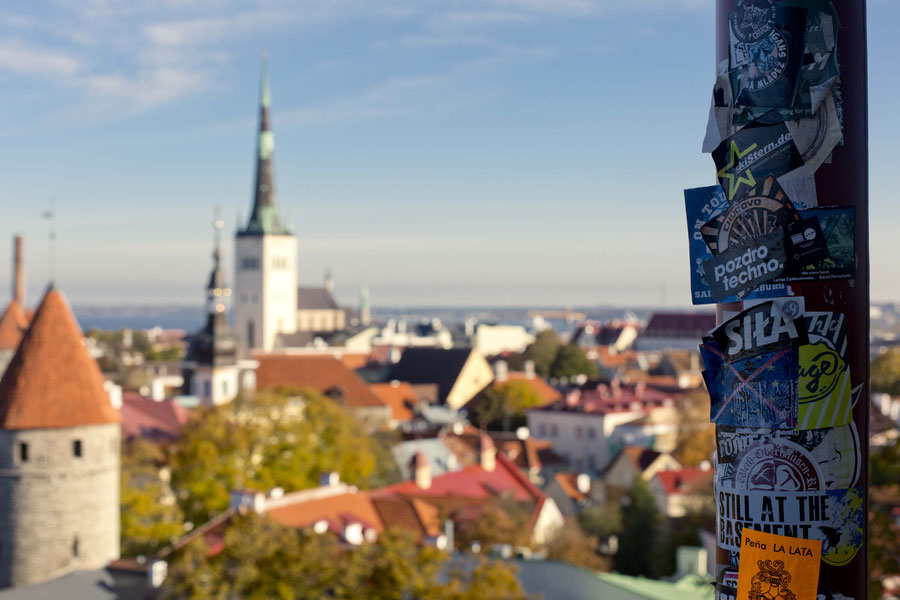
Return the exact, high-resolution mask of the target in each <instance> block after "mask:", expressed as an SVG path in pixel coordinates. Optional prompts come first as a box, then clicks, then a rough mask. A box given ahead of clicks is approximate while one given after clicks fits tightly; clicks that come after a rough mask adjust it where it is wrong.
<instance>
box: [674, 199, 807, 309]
mask: <svg viewBox="0 0 900 600" xmlns="http://www.w3.org/2000/svg"><path fill="white" fill-rule="evenodd" d="M727 204H728V202H727V201H726V200H725V193H724V192H723V191H722V188H721V187H720V186H718V185H711V186H707V187H701V188H693V189H688V190H684V206H685V213H686V215H687V225H688V235H689V237H690V240H689V253H690V260H691V301H692V302H693V303H694V304H712V303H714V302H717V300H716V299H715V298H714V297H713V295H712V291H711V290H710V288H709V283H708V282H707V279H706V270H705V269H704V268H703V263H704V262H706V261H708V260H710V259H711V258H713V254H712V252H711V251H710V249H709V247H708V246H707V244H706V242H705V241H704V239H703V234H702V233H701V231H700V228H701V227H703V225H705V224H706V223H707V222H708V221H709V220H710V219H712V218H714V217H715V216H717V215H718V214H720V213H721V212H722V211H723V210H724V209H725V207H726V206H727ZM789 295H790V286H788V285H787V284H785V283H763V284H761V285H759V286H758V287H757V288H756V289H755V290H753V291H751V292H749V293H747V295H746V296H744V299H750V298H777V297H782V296H789ZM739 300H740V298H738V297H737V295H731V296H728V297H725V298H722V299H720V300H718V301H719V302H738V301H739Z"/></svg>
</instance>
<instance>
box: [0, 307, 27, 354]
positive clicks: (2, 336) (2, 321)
mask: <svg viewBox="0 0 900 600" xmlns="http://www.w3.org/2000/svg"><path fill="white" fill-rule="evenodd" d="M26 329H28V316H27V315H26V314H25V311H24V310H23V308H22V305H21V304H19V301H18V300H12V301H11V302H10V303H9V306H8V307H7V308H6V311H5V312H4V313H3V316H0V350H15V349H16V348H18V347H19V342H21V341H22V336H23V335H24V334H25V330H26Z"/></svg>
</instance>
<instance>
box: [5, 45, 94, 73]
mask: <svg viewBox="0 0 900 600" xmlns="http://www.w3.org/2000/svg"><path fill="white" fill-rule="evenodd" d="M80 69H81V63H79V61H78V60H77V59H75V58H74V57H72V56H69V55H67V54H64V53H62V52H56V51H53V50H48V49H45V48H36V47H33V46H28V45H25V44H23V43H21V42H14V41H10V42H2V43H0V71H6V72H9V73H16V74H19V75H38V76H59V75H62V76H68V75H72V74H74V73H76V72H78V71H79V70H80Z"/></svg>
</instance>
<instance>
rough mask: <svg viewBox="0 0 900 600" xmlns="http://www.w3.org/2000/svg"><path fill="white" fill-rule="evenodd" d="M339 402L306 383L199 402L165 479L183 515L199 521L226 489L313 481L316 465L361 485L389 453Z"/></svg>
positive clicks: (378, 472)
mask: <svg viewBox="0 0 900 600" xmlns="http://www.w3.org/2000/svg"><path fill="white" fill-rule="evenodd" d="M384 454H385V453H384V452H383V451H381V449H380V448H379V447H378V445H377V444H376V443H375V442H374V441H373V440H372V438H370V437H369V436H367V435H366V433H365V431H364V430H363V428H362V426H361V425H360V424H359V422H358V421H357V420H356V419H355V418H354V417H353V415H351V414H350V413H348V412H347V411H345V410H344V409H343V408H342V407H341V406H339V405H337V404H336V403H334V402H332V401H331V400H329V399H327V398H325V397H324V396H322V395H321V394H319V393H318V392H316V391H314V390H290V389H283V390H280V391H278V392H257V393H256V394H255V395H254V396H253V397H252V398H249V399H238V400H235V402H233V403H232V404H229V405H225V406H220V407H215V408H209V409H201V410H200V411H199V414H197V415H196V418H194V419H193V420H192V421H191V423H190V424H189V425H188V426H187V427H186V428H185V430H184V432H183V436H182V438H181V439H180V440H179V441H178V442H177V443H176V444H175V445H174V446H173V448H172V452H171V454H170V464H171V468H172V486H173V488H174V490H175V492H176V495H177V498H178V501H179V503H180V504H181V507H182V509H183V510H184V513H185V515H186V517H187V518H188V519H189V520H191V521H193V522H194V523H202V522H205V521H206V520H208V519H209V518H210V517H212V516H214V515H215V514H217V513H220V512H222V511H224V510H225V509H226V508H227V507H228V496H229V492H230V491H231V490H233V489H258V490H262V491H265V490H269V489H271V488H273V487H281V488H283V489H284V490H285V491H294V490H300V489H304V488H309V487H315V486H317V485H318V483H319V478H320V476H321V474H322V473H324V472H328V471H336V472H338V473H339V474H340V477H341V480H342V481H345V482H347V483H350V484H354V485H359V486H361V487H368V486H369V485H370V484H372V483H373V482H377V483H383V481H381V480H382V479H384V478H385V477H387V475H385V470H386V469H392V468H393V465H392V464H388V462H390V461H389V458H385V457H384Z"/></svg>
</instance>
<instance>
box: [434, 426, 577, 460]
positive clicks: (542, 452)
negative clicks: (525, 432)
mask: <svg viewBox="0 0 900 600" xmlns="http://www.w3.org/2000/svg"><path fill="white" fill-rule="evenodd" d="M491 437H492V438H493V441H494V445H495V446H496V447H497V448H498V449H499V450H500V452H502V453H503V454H505V455H506V457H507V458H509V459H510V460H511V461H512V462H513V464H514V465H516V466H517V467H519V468H520V469H542V468H544V467H547V466H552V465H564V464H568V461H567V460H566V459H564V458H563V457H562V456H560V455H559V454H557V453H556V452H554V451H553V443H552V442H551V441H550V440H539V439H535V438H533V437H529V438H526V439H524V440H520V439H519V438H518V437H515V436H514V434H504V433H499V432H492V433H491ZM441 439H442V440H443V442H444V445H445V446H447V449H448V450H450V452H452V453H453V454H454V455H455V456H456V459H457V461H459V464H461V465H463V466H468V465H474V464H477V463H478V461H479V454H480V446H479V431H478V430H477V429H475V428H474V427H467V428H466V429H465V430H464V431H463V432H462V433H459V434H456V433H452V432H444V433H442V434H441Z"/></svg>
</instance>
